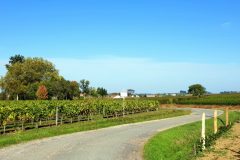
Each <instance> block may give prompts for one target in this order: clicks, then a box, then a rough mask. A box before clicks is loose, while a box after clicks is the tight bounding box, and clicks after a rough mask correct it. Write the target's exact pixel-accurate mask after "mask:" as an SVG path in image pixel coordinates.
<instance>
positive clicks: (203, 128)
mask: <svg viewBox="0 0 240 160" xmlns="http://www.w3.org/2000/svg"><path fill="white" fill-rule="evenodd" d="M205 118H206V116H205V112H203V114H202V134H201V140H202V150H205Z"/></svg>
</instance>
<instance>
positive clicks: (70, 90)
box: [0, 55, 107, 100]
mask: <svg viewBox="0 0 240 160" xmlns="http://www.w3.org/2000/svg"><path fill="white" fill-rule="evenodd" d="M6 69H7V73H6V75H5V76H3V77H0V91H1V93H0V99H2V100H14V99H15V100H34V99H58V100H63V99H70V100H72V99H78V98H80V95H82V96H84V97H86V96H94V97H100V96H101V97H103V96H106V95H107V90H106V89H105V88H102V87H98V88H94V87H90V82H89V81H88V80H85V79H83V80H80V82H77V81H69V80H66V79H65V78H64V77H63V76H61V75H59V72H58V70H57V69H56V68H55V66H54V64H53V63H51V62H49V61H47V60H44V59H43V58H38V57H34V58H25V57H24V56H22V55H15V56H12V57H10V59H9V63H8V64H6Z"/></svg>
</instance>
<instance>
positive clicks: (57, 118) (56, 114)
mask: <svg viewBox="0 0 240 160" xmlns="http://www.w3.org/2000/svg"><path fill="white" fill-rule="evenodd" d="M57 125H58V107H56V126H57Z"/></svg>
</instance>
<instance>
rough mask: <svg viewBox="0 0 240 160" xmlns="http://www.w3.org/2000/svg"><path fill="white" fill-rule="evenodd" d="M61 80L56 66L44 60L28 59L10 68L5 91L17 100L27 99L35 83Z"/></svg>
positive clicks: (5, 79)
mask: <svg viewBox="0 0 240 160" xmlns="http://www.w3.org/2000/svg"><path fill="white" fill-rule="evenodd" d="M53 79H54V80H56V79H59V75H58V71H57V70H56V69H55V67H54V65H53V64H52V63H51V62H49V61H46V60H44V59H42V58H27V59H25V60H24V61H23V62H22V63H14V64H12V65H10V66H9V68H8V71H7V74H6V76H5V77H4V82H5V91H6V92H7V93H8V94H10V95H11V96H12V97H14V96H16V99H17V100H18V98H20V99H26V93H27V90H28V87H29V86H30V85H31V84H34V83H40V82H44V81H50V80H53Z"/></svg>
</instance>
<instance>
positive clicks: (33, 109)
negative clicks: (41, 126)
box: [0, 99, 159, 126]
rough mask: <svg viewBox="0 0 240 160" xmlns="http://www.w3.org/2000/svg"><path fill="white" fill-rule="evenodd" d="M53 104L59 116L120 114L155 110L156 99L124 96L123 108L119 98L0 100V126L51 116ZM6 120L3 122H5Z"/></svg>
mask: <svg viewBox="0 0 240 160" xmlns="http://www.w3.org/2000/svg"><path fill="white" fill-rule="evenodd" d="M56 107H58V110H59V116H60V117H61V118H62V119H64V118H65V119H66V118H74V117H79V116H81V117H88V118H90V117H91V116H93V115H99V116H102V117H112V116H121V115H123V112H124V113H125V115H126V114H128V113H136V112H137V113H139V112H146V111H156V110H157V109H158V108H159V103H158V102H157V101H151V100H126V101H125V105H124V109H123V101H122V100H111V99H109V100H108V99H102V100H99V99H85V100H76V101H66V100H65V101H0V126H4V125H7V124H9V125H10V124H13V123H16V122H18V123H19V122H21V124H23V123H26V122H38V121H39V120H49V119H55V114H56ZM5 123H6V124H5Z"/></svg>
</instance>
